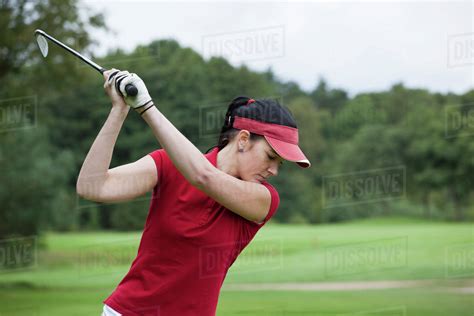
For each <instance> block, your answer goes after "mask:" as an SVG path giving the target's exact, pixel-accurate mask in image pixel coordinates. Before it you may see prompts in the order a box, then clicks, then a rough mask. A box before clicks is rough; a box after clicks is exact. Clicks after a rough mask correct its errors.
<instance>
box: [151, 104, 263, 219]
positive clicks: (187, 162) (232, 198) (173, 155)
mask: <svg viewBox="0 0 474 316" xmlns="http://www.w3.org/2000/svg"><path fill="white" fill-rule="evenodd" d="M142 116H143V118H144V120H145V121H146V122H147V123H148V125H149V126H150V127H151V129H152V130H153V134H154V135H155V137H156V138H157V139H158V141H159V142H160V144H161V146H162V147H163V148H164V149H165V151H166V152H167V154H168V156H169V157H170V159H171V161H172V162H173V164H174V165H175V167H176V168H177V169H178V170H179V171H180V173H181V174H182V175H183V176H184V177H185V178H186V179H187V180H188V181H189V182H190V183H191V184H192V185H193V186H195V187H197V188H198V189H200V190H201V191H203V192H205V193H206V194H207V195H209V196H210V197H212V198H213V199H214V200H216V201H217V202H218V203H219V204H221V205H222V206H224V207H226V208H227V209H229V210H231V211H233V212H234V213H237V214H239V215H240V216H242V217H244V218H246V219H248V220H251V221H255V222H261V221H263V219H264V218H265V217H266V215H267V213H268V211H269V209H270V204H271V195H270V192H269V191H268V189H267V188H266V187H265V186H264V185H262V184H258V183H253V182H248V181H242V180H240V179H237V178H235V177H233V176H231V175H228V174H227V173H225V172H223V171H221V170H219V169H218V168H216V167H214V166H213V165H212V164H211V163H210V162H209V160H207V158H206V157H205V156H204V155H203V154H202V153H201V152H200V151H199V149H197V148H196V147H195V146H194V145H193V144H192V143H191V142H190V141H189V140H188V139H187V138H186V137H185V136H184V135H183V134H181V132H180V131H179V130H178V129H177V128H176V127H174V125H173V124H172V123H171V122H170V121H169V120H168V119H167V118H166V117H165V116H164V115H163V114H162V113H161V112H160V111H159V110H158V109H157V108H156V107H155V106H153V107H152V108H150V109H149V110H147V111H146V112H145V113H143V115H142Z"/></svg>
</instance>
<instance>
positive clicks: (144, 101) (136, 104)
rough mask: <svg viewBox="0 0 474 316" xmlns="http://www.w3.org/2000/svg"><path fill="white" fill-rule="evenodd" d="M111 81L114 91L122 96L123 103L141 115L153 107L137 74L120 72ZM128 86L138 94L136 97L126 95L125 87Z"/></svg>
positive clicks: (146, 90)
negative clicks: (132, 87)
mask: <svg viewBox="0 0 474 316" xmlns="http://www.w3.org/2000/svg"><path fill="white" fill-rule="evenodd" d="M113 80H114V85H115V87H116V89H117V90H118V91H120V93H121V94H122V95H123V98H124V100H125V102H126V103H127V104H128V105H130V106H131V107H132V108H133V109H134V110H135V111H137V112H138V113H140V114H142V113H144V112H145V111H146V110H148V109H149V108H151V107H153V106H154V104H153V100H152V99H151V97H150V94H149V93H148V89H147V88H146V86H145V83H144V82H143V80H142V79H141V78H140V77H139V76H138V75H137V74H134V73H129V72H128V71H120V72H118V73H117V74H116V75H115V76H114V78H113ZM129 84H132V85H134V86H135V87H136V88H137V90H138V93H137V95H136V96H130V95H128V94H127V91H126V89H125V87H126V86H127V85H129Z"/></svg>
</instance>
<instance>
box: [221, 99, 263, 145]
mask: <svg viewBox="0 0 474 316" xmlns="http://www.w3.org/2000/svg"><path fill="white" fill-rule="evenodd" d="M252 101H254V100H253V99H250V98H248V97H243V96H240V97H236V98H235V99H233V100H232V101H231V102H230V104H229V107H228V108H227V112H226V114H225V118H224V125H223V126H222V129H221V133H220V135H219V140H218V141H217V147H218V148H219V150H221V149H222V148H224V147H225V146H226V145H227V144H228V143H229V142H230V140H231V139H232V137H233V136H234V134H235V133H236V132H237V130H236V129H235V128H233V127H232V126H233V124H234V113H235V111H236V110H237V109H238V108H240V107H241V106H246V105H247V104H249V103H250V102H252Z"/></svg>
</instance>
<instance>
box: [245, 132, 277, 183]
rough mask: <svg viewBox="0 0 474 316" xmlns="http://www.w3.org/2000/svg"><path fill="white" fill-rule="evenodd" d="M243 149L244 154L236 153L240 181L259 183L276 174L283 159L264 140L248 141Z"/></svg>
mask: <svg viewBox="0 0 474 316" xmlns="http://www.w3.org/2000/svg"><path fill="white" fill-rule="evenodd" d="M243 147H244V152H239V153H238V159H239V175H240V178H241V179H242V180H244V181H251V182H257V183H261V182H262V181H266V180H267V179H268V178H269V177H271V176H276V175H277V174H278V168H279V167H280V165H281V164H282V163H283V160H284V159H283V158H281V157H280V156H279V155H278V154H277V153H276V152H275V151H274V150H273V148H272V147H271V146H270V145H269V144H268V142H267V141H266V139H265V138H263V137H262V138H259V139H258V140H255V141H250V140H249V141H248V142H247V143H246V144H245V145H244V146H243Z"/></svg>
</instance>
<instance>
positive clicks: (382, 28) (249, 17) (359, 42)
mask: <svg viewBox="0 0 474 316" xmlns="http://www.w3.org/2000/svg"><path fill="white" fill-rule="evenodd" d="M85 4H86V5H87V6H89V7H90V8H92V9H93V10H95V11H101V12H103V13H105V16H106V23H107V25H108V26H109V27H110V28H111V29H112V30H113V31H114V33H112V34H110V33H109V34H104V33H101V32H99V33H96V34H92V35H93V36H94V37H95V38H97V39H99V41H100V43H101V47H100V48H97V50H96V52H97V53H99V54H103V53H105V52H106V51H107V49H110V48H113V47H121V48H124V49H126V50H131V49H132V48H134V47H135V46H136V45H137V44H147V43H149V42H150V41H152V40H154V39H162V38H174V39H176V40H177V41H178V42H179V43H180V44H181V45H182V46H187V47H192V48H193V49H194V50H196V51H197V52H199V53H200V54H202V55H203V56H204V57H205V58H209V56H211V55H221V56H224V57H226V58H227V59H229V60H230V61H231V63H232V64H233V65H240V64H242V63H245V64H246V65H248V66H249V67H250V68H251V69H255V70H264V69H267V68H268V67H271V68H272V69H273V71H274V73H275V74H276V75H277V76H278V78H280V79H282V80H284V81H289V80H292V81H296V82H297V83H299V84H300V86H301V87H302V88H303V89H305V90H311V89H313V88H314V86H315V85H316V83H317V81H318V78H319V77H324V78H326V80H327V81H328V83H329V85H330V86H331V87H337V88H342V89H345V90H347V91H349V92H350V93H351V94H355V93H359V92H363V91H379V90H385V89H387V88H389V87H390V86H391V85H392V84H394V83H396V82H400V81H402V82H404V83H405V85H407V86H408V87H417V88H418V87H419V88H428V89H430V90H431V91H438V92H447V91H453V92H457V93H462V92H465V91H467V90H468V89H471V88H473V83H474V75H473V73H474V65H473V64H474V33H473V32H474V28H473V25H474V23H473V16H474V9H473V4H472V2H471V1H467V2H452V1H450V2H439V1H438V2H427V1H421V2H420V1H417V2H410V1H399V2H386V1H383V2H375V1H370V2H356V1H339V2H334V3H333V2H328V1H317V2H316V1H313V2H298V3H288V2H270V1H265V2H250V1H241V2H228V1H223V2H201V1H192V2H183V1H174V2H170V1H156V0H155V1H151V0H150V1H141V2H136V1H134V2H131V1H101V2H98V1H90V0H88V1H85ZM153 54H155V53H153ZM150 55H152V53H150ZM158 58H159V56H158ZM129 70H130V69H129ZM131 71H133V70H131Z"/></svg>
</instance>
